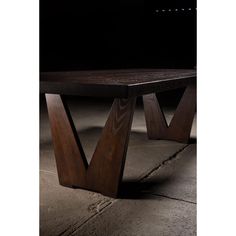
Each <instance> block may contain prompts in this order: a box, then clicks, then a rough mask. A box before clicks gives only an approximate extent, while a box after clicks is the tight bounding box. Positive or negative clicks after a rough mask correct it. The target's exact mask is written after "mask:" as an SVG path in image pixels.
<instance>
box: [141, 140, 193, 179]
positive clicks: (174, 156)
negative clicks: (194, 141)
mask: <svg viewBox="0 0 236 236" xmlns="http://www.w3.org/2000/svg"><path fill="white" fill-rule="evenodd" d="M189 146H190V144H187V145H185V146H184V147H182V148H181V149H180V150H178V151H177V152H175V153H174V154H172V155H171V156H170V157H169V158H168V159H166V160H164V161H162V162H161V164H159V165H158V166H156V167H154V168H153V169H152V170H150V171H149V172H148V173H147V174H145V175H144V176H143V177H141V178H140V179H139V181H138V182H142V181H143V180H145V179H147V178H148V177H149V176H150V175H151V174H152V173H153V172H155V171H158V170H159V169H160V168H161V167H162V166H164V165H165V164H168V162H170V161H172V160H173V159H176V158H177V156H178V155H179V154H180V153H181V152H183V151H184V150H185V149H186V148H187V147H189Z"/></svg>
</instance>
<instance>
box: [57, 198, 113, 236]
mask: <svg viewBox="0 0 236 236" xmlns="http://www.w3.org/2000/svg"><path fill="white" fill-rule="evenodd" d="M115 202H116V201H113V202H110V203H109V204H107V206H105V207H103V208H102V210H101V211H100V212H96V213H94V214H93V215H91V216H90V217H89V218H88V219H86V220H85V221H84V222H83V223H82V224H80V225H79V226H78V228H76V229H75V230H73V231H72V232H71V233H69V234H68V236H70V235H72V234H73V233H75V232H76V231H77V230H79V229H80V228H81V227H82V226H83V225H85V224H86V223H87V222H89V221H90V220H91V219H93V218H94V217H96V216H97V215H99V214H101V213H103V212H104V211H105V210H106V209H107V207H110V206H111V205H113V203H115ZM68 230H69V229H67V230H66V231H68ZM65 233H66V232H63V234H65ZM63 234H61V236H62V235H63Z"/></svg>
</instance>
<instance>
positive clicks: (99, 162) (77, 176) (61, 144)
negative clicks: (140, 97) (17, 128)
mask: <svg viewBox="0 0 236 236" xmlns="http://www.w3.org/2000/svg"><path fill="white" fill-rule="evenodd" d="M46 101H47V106H48V113H49V120H50V124H51V130H52V138H53V144H54V151H55V157H56V163H57V170H58V176H59V181H60V184H62V185H64V186H71V187H81V188H86V189H89V190H93V191H97V192H101V193H102V194H104V195H107V196H110V197H117V195H118V189H119V185H120V182H121V179H122V176H123V170H124V164H125V159H126V152H127V147H128V142H129V135H130V130H131V124H132V119H133V113H134V107H135V102H136V98H129V99H115V100H114V103H113V105H112V109H111V111H110V114H109V117H108V120H107V122H106V124H105V127H104V129H103V131H102V135H101V137H100V140H99V141H98V144H97V147H96V149H95V152H94V154H93V157H92V160H91V162H90V165H89V166H88V163H87V160H86V157H85V155H84V151H83V148H82V146H81V143H80V141H79V138H78V135H77V132H76V129H75V127H74V124H73V121H72V119H71V115H70V113H69V110H68V108H67V106H66V104H65V102H64V101H63V100H62V99H61V97H60V95H53V94H46Z"/></svg>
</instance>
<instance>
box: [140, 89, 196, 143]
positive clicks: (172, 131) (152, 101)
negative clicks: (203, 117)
mask: <svg viewBox="0 0 236 236" xmlns="http://www.w3.org/2000/svg"><path fill="white" fill-rule="evenodd" d="M143 104H144V112H145V119H146V125H147V134H148V137H149V139H166V140H173V141H178V142H183V143H187V142H188V140H189V136H190V132H191V128H192V122H193V119H194V114H195V109H196V86H195V85H189V86H188V87H187V88H186V89H185V91H184V94H183V96H182V98H181V100H180V102H179V105H178V107H177V109H176V111H175V114H174V117H173V118H172V120H171V122H170V125H169V126H168V125H167V122H166V119H165V117H164V114H163V111H162V109H161V107H160V104H159V102H158V100H157V98H156V95H155V94H148V95H144V96H143Z"/></svg>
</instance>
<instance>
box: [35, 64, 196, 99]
mask: <svg viewBox="0 0 236 236" xmlns="http://www.w3.org/2000/svg"><path fill="white" fill-rule="evenodd" d="M195 80H196V71H195V70H182V69H133V70H106V71H102V70H101V71H70V72H44V73H41V75H40V92H41V93H53V94H61V95H82V96H108V97H117V98H128V97H134V96H141V95H143V94H149V93H154V92H156V91H164V90H171V89H175V88H179V87H185V86H187V85H189V84H191V83H193V82H194V81H195Z"/></svg>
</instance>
